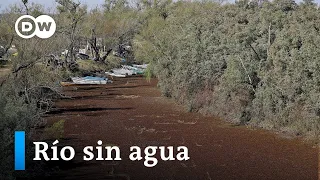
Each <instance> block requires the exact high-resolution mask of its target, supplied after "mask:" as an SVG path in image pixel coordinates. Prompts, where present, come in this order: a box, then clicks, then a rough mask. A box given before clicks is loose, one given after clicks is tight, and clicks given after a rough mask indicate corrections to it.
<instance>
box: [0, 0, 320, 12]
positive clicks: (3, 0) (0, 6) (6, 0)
mask: <svg viewBox="0 0 320 180" xmlns="http://www.w3.org/2000/svg"><path fill="white" fill-rule="evenodd" d="M78 1H80V2H81V3H84V4H87V5H88V7H89V8H90V9H91V8H95V7H96V6H97V5H101V4H103V3H104V0H78ZM297 1H298V2H299V1H302V0H297ZM29 2H30V3H32V2H34V3H39V4H42V5H44V7H46V8H52V7H55V6H56V3H55V0H29ZM315 2H317V3H318V4H320V0H315ZM14 3H21V0H0V10H4V9H6V8H8V7H9V5H10V4H14Z"/></svg>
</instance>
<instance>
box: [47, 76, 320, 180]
mask: <svg viewBox="0 0 320 180" xmlns="http://www.w3.org/2000/svg"><path fill="white" fill-rule="evenodd" d="M155 86H156V82H155V81H152V82H151V83H147V82H146V81H145V80H144V79H142V78H130V79H123V80H120V81H119V80H118V81H115V83H114V84H112V85H106V86H79V87H67V88H65V92H66V93H67V94H68V95H70V96H72V97H73V99H71V100H61V101H59V102H58V103H57V105H56V106H57V108H58V109H57V110H56V111H54V112H53V114H51V115H49V117H47V120H48V122H49V124H52V123H53V122H56V121H58V120H62V119H63V120H66V123H65V138H66V139H67V140H65V142H64V143H65V144H68V145H72V146H74V147H76V149H77V150H78V151H80V150H82V148H83V147H84V146H87V145H93V146H96V142H97V140H102V141H103V143H104V144H105V145H107V144H108V145H117V146H120V148H121V150H122V151H121V153H122V154H121V156H122V159H123V160H122V161H120V162H108V161H103V162H97V161H93V162H90V163H83V162H82V161H80V160H75V161H74V162H71V163H68V164H65V165H62V164H61V165H60V166H61V168H62V169H63V170H62V172H59V173H58V174H59V175H57V176H56V177H54V178H53V179H58V178H60V179H77V180H80V179H133V180H229V179H234V180H250V179H253V180H262V179H275V180H281V179H288V180H298V179H301V180H308V179H310V180H311V179H312V180H316V179H318V150H317V148H315V147H312V146H311V145H306V144H303V143H301V142H300V141H298V140H290V139H284V138H280V137H279V136H276V135H273V134H272V133H269V132H265V131H261V130H248V129H246V128H244V127H231V126H229V125H226V124H225V123H222V122H221V121H219V120H215V119H213V118H205V117H203V116H201V115H199V114H196V113H187V112H185V111H184V109H183V108H182V107H180V106H178V105H176V104H175V103H174V102H173V101H171V100H168V99H166V98H163V97H161V94H160V92H159V91H158V90H157V89H156V88H155ZM134 145H137V146H140V147H146V146H150V145H157V146H159V145H167V146H180V145H184V146H187V147H188V148H189V152H190V157H191V159H190V160H189V161H187V162H178V161H174V162H163V161H159V163H158V165H157V166H156V167H154V168H146V167H144V165H143V161H139V162H131V161H129V160H128V154H129V152H128V150H129V147H130V146H134ZM79 158H81V157H79Z"/></svg>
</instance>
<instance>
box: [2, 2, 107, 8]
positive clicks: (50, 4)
mask: <svg viewBox="0 0 320 180" xmlns="http://www.w3.org/2000/svg"><path fill="white" fill-rule="evenodd" d="M77 1H80V2H81V3H82V4H87V5H88V7H89V8H95V7H96V6H97V5H101V4H103V3H104V0H76V2H77ZM32 2H34V3H37V4H42V5H43V6H44V7H46V8H52V7H55V6H56V2H55V0H29V3H30V4H31V3H32ZM14 3H20V4H22V3H21V0H0V10H4V9H6V8H8V7H9V5H10V4H14Z"/></svg>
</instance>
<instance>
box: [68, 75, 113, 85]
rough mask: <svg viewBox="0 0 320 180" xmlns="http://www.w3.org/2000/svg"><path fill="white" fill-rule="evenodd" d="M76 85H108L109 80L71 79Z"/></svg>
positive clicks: (93, 78) (92, 78) (94, 78)
mask: <svg viewBox="0 0 320 180" xmlns="http://www.w3.org/2000/svg"><path fill="white" fill-rule="evenodd" d="M71 79H72V81H73V83H74V84H107V83H108V79H106V78H99V77H92V76H87V77H73V78H71Z"/></svg>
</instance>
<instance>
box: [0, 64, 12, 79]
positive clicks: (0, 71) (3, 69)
mask: <svg viewBox="0 0 320 180" xmlns="http://www.w3.org/2000/svg"><path fill="white" fill-rule="evenodd" d="M9 73H10V67H9V66H0V78H3V77H5V76H6V75H8V74H9Z"/></svg>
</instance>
